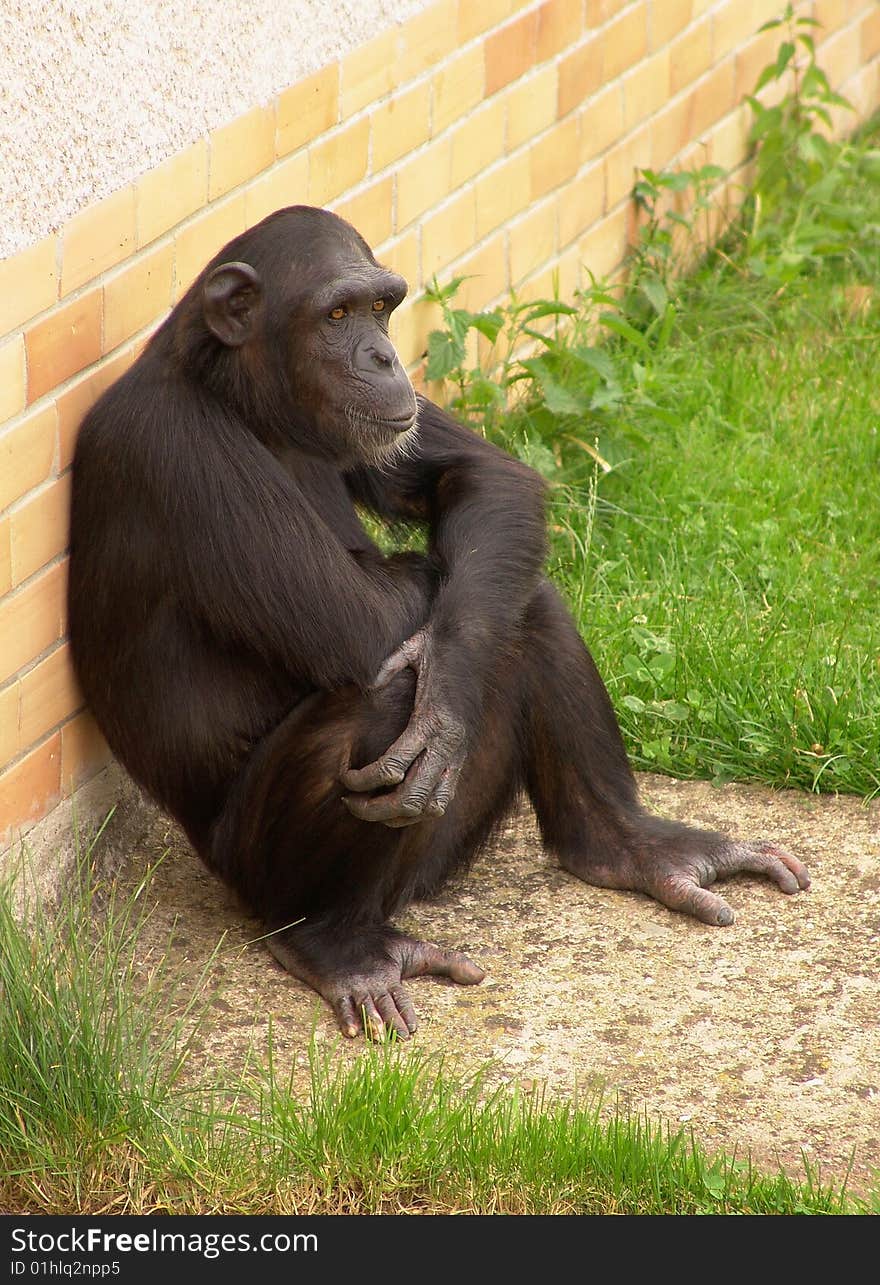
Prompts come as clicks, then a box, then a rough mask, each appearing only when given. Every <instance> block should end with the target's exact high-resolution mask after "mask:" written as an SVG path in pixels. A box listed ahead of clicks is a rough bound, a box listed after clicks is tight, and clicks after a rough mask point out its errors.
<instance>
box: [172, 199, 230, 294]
mask: <svg viewBox="0 0 880 1285" xmlns="http://www.w3.org/2000/svg"><path fill="white" fill-rule="evenodd" d="M244 230H245V195H244V193H243V192H239V193H237V194H236V195H235V196H231V197H227V199H226V200H225V201H220V202H219V203H218V204H217V205H211V206H209V207H208V208H207V209H206V210H205V211H204V213H202V214H200V215H198V217H197V218H195V219H193V221H192V222H191V223H187V225H186V227H183V228H181V229H180V230H179V232H177V233H176V234H175V237H174V254H175V269H176V270H175V277H176V284H175V290H174V297H175V299H180V298H182V297H183V295H184V294H185V293H186V291H187V290H188V289H189V287H190V286H191V285H192V283H193V281H195V279H196V277H197V276H198V275H199V273H200V272H201V270H202V268H203V267H204V266H205V264H206V263H208V262H209V261H210V260H211V259H212V258H213V257H214V255H215V254H216V253H217V251H218V250H219V249H221V248H222V247H223V246H224V245H225V244H226V242H227V241H231V240H232V238H233V237H234V236H238V235H239V234H240V233H241V232H243V231H244Z"/></svg>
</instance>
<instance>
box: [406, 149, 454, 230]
mask: <svg viewBox="0 0 880 1285" xmlns="http://www.w3.org/2000/svg"><path fill="white" fill-rule="evenodd" d="M451 164H452V143H451V141H450V139H449V138H444V139H442V140H441V141H439V142H437V143H431V144H430V145H429V146H428V147H427V148H425V150H424V151H423V152H420V153H419V154H418V156H413V157H411V158H410V159H409V160H404V161H403V162H402V163H401V165H400V167H399V168H398V171H397V228H398V230H400V229H402V228H405V227H406V226H407V224H409V223H411V222H412V221H413V219H417V218H419V217H420V216H421V215H422V214H424V213H425V211H426V210H429V209H431V207H432V206H435V205H439V204H440V202H441V201H442V200H443V199H444V198H445V197H446V196H447V195H448V194H449V191H450V190H451V183H450V178H449V175H450V173H451Z"/></svg>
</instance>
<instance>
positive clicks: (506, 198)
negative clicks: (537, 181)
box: [463, 152, 532, 248]
mask: <svg viewBox="0 0 880 1285" xmlns="http://www.w3.org/2000/svg"><path fill="white" fill-rule="evenodd" d="M531 166H532V162H531V158H530V156H529V154H528V152H524V153H522V154H521V155H519V156H512V157H511V158H510V160H508V161H505V162H504V164H503V165H499V166H497V168H496V169H494V170H493V171H492V173H491V174H487V175H486V176H485V178H482V179H480V180H479V182H478V183H477V236H478V237H484V236H486V235H487V234H488V233H489V232H492V231H494V229H495V228H497V227H499V226H500V224H502V223H504V222H506V221H507V219H510V218H512V217H513V216H514V215H515V214H519V213H520V212H521V211H522V210H525V209H527V208H528V206H529V203H530V201H531V199H532V186H531V183H532V180H531ZM463 248H466V247H463Z"/></svg>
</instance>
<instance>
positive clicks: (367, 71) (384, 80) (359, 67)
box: [340, 28, 397, 121]
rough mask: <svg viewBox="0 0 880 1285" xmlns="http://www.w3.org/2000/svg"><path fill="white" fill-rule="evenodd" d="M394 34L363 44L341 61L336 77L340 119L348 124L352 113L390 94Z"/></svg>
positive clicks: (393, 69)
mask: <svg viewBox="0 0 880 1285" xmlns="http://www.w3.org/2000/svg"><path fill="white" fill-rule="evenodd" d="M396 63H397V31H396V30H395V29H394V28H391V29H390V30H389V31H383V32H382V34H381V35H380V36H375V37H374V38H373V39H372V40H370V41H368V42H367V44H365V45H361V46H360V48H359V49H354V50H352V52H351V53H350V54H347V55H346V57H345V58H343V60H342V72H341V76H340V108H341V110H340V119H341V120H343V121H346V120H349V119H350V117H352V116H353V115H354V114H355V112H359V111H360V110H361V108H362V107H366V106H368V104H369V103H375V102H377V101H378V100H379V99H380V98H384V96H385V95H386V94H388V93H390V92H391V90H392V89H393V88H394V86H395V84H396V83H397V80H396V77H395V67H396Z"/></svg>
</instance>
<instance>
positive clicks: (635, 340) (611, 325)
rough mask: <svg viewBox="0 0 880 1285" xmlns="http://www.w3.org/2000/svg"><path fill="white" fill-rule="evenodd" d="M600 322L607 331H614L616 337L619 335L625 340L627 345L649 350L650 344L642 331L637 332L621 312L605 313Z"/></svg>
mask: <svg viewBox="0 0 880 1285" xmlns="http://www.w3.org/2000/svg"><path fill="white" fill-rule="evenodd" d="M599 321H600V322H601V324H602V325H603V326H605V328H606V329H607V330H613V331H614V333H615V334H616V335H619V336H620V337H621V339H625V340H626V341H627V343H630V344H633V345H634V346H635V347H636V348H639V349H641V350H643V351H644V349H645V348H647V346H648V342H647V340H646V339H645V336H644V335H643V334H642V333H641V331H640V330H636V328H635V326H631V325H630V324H629V322H628V321H625V320H624V318H623V317H621V315H620V313H619V312H603V313H602V314H601V315H600V317H599Z"/></svg>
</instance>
